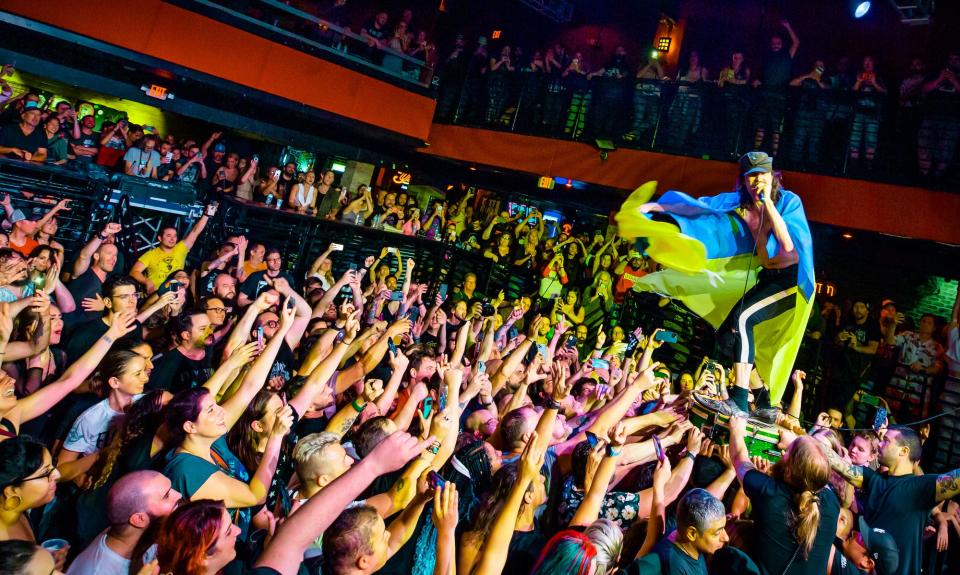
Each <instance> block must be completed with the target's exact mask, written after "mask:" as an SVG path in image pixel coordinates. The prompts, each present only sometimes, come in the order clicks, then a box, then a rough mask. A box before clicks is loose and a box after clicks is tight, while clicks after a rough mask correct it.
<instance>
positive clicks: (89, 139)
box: [67, 130, 100, 158]
mask: <svg viewBox="0 0 960 575" xmlns="http://www.w3.org/2000/svg"><path fill="white" fill-rule="evenodd" d="M67 141H68V142H69V143H70V145H72V146H81V147H84V148H99V147H100V133H99V132H90V133H89V134H84V133H83V130H80V137H79V138H74V137H73V134H72V132H71V133H70V134H68V137H67ZM70 151H71V152H73V150H72V149H71V150H70ZM94 156H96V154H94V155H93V156H90V157H91V158H92V157H94Z"/></svg>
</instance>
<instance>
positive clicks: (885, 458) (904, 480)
mask: <svg viewBox="0 0 960 575" xmlns="http://www.w3.org/2000/svg"><path fill="white" fill-rule="evenodd" d="M823 451H824V454H826V456H827V459H828V460H829V461H830V467H831V468H832V469H833V470H834V471H836V472H837V473H839V474H840V475H841V476H842V477H843V478H844V479H846V480H847V483H850V484H851V485H853V486H854V487H856V488H858V489H860V490H861V493H862V497H861V498H860V499H859V500H858V501H859V502H860V503H861V506H860V512H861V514H862V515H863V518H864V519H865V520H866V521H867V523H868V524H869V525H870V526H871V527H873V528H874V529H882V530H883V531H885V532H886V533H889V534H890V535H891V536H892V537H893V539H894V540H895V541H896V542H897V544H898V548H899V562H898V564H897V566H896V569H894V570H893V571H892V572H891V573H889V575H916V574H917V573H920V566H921V563H922V560H923V532H924V529H925V527H926V524H927V517H929V515H930V510H931V509H933V508H934V507H935V506H936V505H937V503H940V502H942V501H946V500H947V499H952V498H954V497H957V496H958V495H960V469H954V470H953V471H949V472H947V473H943V474H940V475H936V474H925V475H915V474H914V470H915V465H916V464H917V463H918V462H919V461H920V455H921V444H920V436H919V435H917V432H916V431H914V430H913V429H910V428H909V427H905V426H900V425H896V426H892V427H890V428H889V429H887V430H886V432H885V433H884V434H883V437H882V438H881V440H880V457H879V463H880V467H881V468H886V470H887V471H886V472H885V473H880V472H877V471H874V470H872V469H870V468H869V467H861V466H859V465H853V464H852V463H850V462H848V461H846V460H844V459H842V458H841V457H840V456H839V455H837V454H836V453H834V452H833V450H831V449H824V450H823ZM862 535H863V533H862V532H861V536H862ZM870 536H871V534H868V538H869V537H870ZM866 547H867V548H869V549H870V550H871V551H875V550H874V549H873V547H870V545H866Z"/></svg>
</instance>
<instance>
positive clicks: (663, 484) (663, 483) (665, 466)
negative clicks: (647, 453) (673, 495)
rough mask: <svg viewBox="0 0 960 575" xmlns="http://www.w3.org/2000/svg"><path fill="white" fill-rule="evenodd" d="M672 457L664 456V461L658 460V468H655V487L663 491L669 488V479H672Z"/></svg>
mask: <svg viewBox="0 0 960 575" xmlns="http://www.w3.org/2000/svg"><path fill="white" fill-rule="evenodd" d="M671 473H672V469H671V468H670V459H668V458H666V457H664V458H663V461H658V462H657V467H656V469H654V470H653V488H654V489H656V490H658V491H659V492H660V493H663V492H664V491H665V490H666V488H667V481H670V474H671Z"/></svg>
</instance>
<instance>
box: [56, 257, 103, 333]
mask: <svg viewBox="0 0 960 575" xmlns="http://www.w3.org/2000/svg"><path fill="white" fill-rule="evenodd" d="M108 277H109V275H108ZM67 290H68V291H69V292H70V295H72V296H73V301H75V302H77V309H76V310H75V311H73V312H70V313H68V314H66V315H64V317H63V319H64V321H65V322H66V323H67V325H75V324H78V323H83V322H87V321H93V320H95V319H99V318H100V317H101V316H102V312H99V311H85V310H84V309H83V307H82V306H81V305H80V304H81V302H83V300H84V299H85V298H92V297H94V296H98V295H102V294H103V282H102V281H100V278H99V277H98V276H97V274H95V273H93V270H92V269H87V271H85V272H83V273H82V274H80V275H79V276H77V277H76V278H74V279H73V280H71V281H70V283H68V284H67Z"/></svg>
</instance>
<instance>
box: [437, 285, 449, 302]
mask: <svg viewBox="0 0 960 575" xmlns="http://www.w3.org/2000/svg"><path fill="white" fill-rule="evenodd" d="M449 289H450V286H448V285H447V284H440V290H439V291H437V295H439V296H440V299H447V291H448V290H449Z"/></svg>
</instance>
